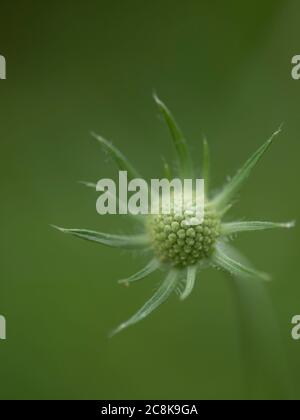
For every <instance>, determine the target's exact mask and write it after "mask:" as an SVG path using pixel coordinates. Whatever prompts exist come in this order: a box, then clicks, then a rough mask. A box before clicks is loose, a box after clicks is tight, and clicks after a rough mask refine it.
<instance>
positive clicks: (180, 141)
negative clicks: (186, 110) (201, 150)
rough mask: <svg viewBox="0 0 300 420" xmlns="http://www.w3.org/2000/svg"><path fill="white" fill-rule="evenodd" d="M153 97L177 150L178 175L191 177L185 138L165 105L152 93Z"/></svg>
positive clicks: (191, 163) (189, 158)
mask: <svg viewBox="0 0 300 420" xmlns="http://www.w3.org/2000/svg"><path fill="white" fill-rule="evenodd" d="M153 97H154V100H155V102H156V104H157V106H158V109H159V110H160V112H161V114H162V115H163V117H164V119H165V121H166V123H167V125H168V127H169V130H170V132H171V136H172V140H173V143H174V146H175V149H176V152H177V159H178V163H179V171H180V176H181V177H182V178H193V176H194V170H193V162H192V158H191V155H190V151H189V148H188V146H187V143H186V140H185V138H184V136H183V134H182V132H181V130H180V128H179V127H178V125H177V123H176V121H175V119H174V117H173V115H172V114H171V112H170V111H169V109H168V108H167V107H166V105H165V104H164V103H163V102H162V101H161V100H160V99H159V98H158V96H157V95H156V94H154V95H153Z"/></svg>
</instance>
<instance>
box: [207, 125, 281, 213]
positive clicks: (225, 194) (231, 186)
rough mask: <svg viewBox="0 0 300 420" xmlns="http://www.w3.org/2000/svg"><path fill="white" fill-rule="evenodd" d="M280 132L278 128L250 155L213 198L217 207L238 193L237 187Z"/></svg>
mask: <svg viewBox="0 0 300 420" xmlns="http://www.w3.org/2000/svg"><path fill="white" fill-rule="evenodd" d="M280 132H281V128H279V129H278V130H277V131H276V132H275V133H274V134H273V135H272V136H271V137H270V138H269V139H268V140H267V141H266V142H265V143H264V144H263V145H262V146H261V147H260V148H259V149H258V150H257V151H256V152H255V153H254V154H253V155H252V156H251V157H250V159H248V160H247V162H246V163H245V165H244V166H243V167H242V168H241V169H240V170H239V171H238V173H237V174H236V175H235V176H234V177H233V178H232V179H231V180H230V181H229V183H228V184H227V185H226V186H225V187H224V189H223V190H222V191H221V192H220V194H219V195H217V197H216V198H215V199H214V204H215V205H216V206H217V207H219V208H223V207H225V206H226V205H227V204H228V203H229V201H230V200H232V198H233V197H234V195H235V194H237V193H238V191H239V189H240V188H241V186H242V185H243V183H244V182H245V180H246V179H247V178H248V176H249V175H250V173H251V171H252V169H253V168H254V167H255V166H256V165H257V163H258V162H259V160H260V159H261V157H262V156H263V154H264V153H265V152H266V151H267V150H268V148H269V147H270V145H271V144H272V142H273V140H274V138H275V137H276V136H277V135H278V134H279V133H280Z"/></svg>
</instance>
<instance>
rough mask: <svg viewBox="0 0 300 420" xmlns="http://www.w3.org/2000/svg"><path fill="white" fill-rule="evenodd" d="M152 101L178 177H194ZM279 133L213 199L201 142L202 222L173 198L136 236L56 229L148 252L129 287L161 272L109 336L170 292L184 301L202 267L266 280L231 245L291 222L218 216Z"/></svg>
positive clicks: (176, 133)
mask: <svg viewBox="0 0 300 420" xmlns="http://www.w3.org/2000/svg"><path fill="white" fill-rule="evenodd" d="M154 99H155V102H156V104H157V106H158V109H159V111H160V112H161V114H162V115H163V117H164V119H165V121H166V123H167V125H168V127H169V130H170V133H171V137H172V140H173V143H174V146H175V149H176V155H177V168H178V174H177V176H178V178H181V179H185V178H188V179H191V178H195V172H194V165H193V162H192V159H191V155H190V151H189V148H188V146H187V143H186V141H185V138H184V137H183V135H182V132H181V131H180V129H179V127H178V125H177V123H176V122H175V120H174V118H173V116H172V114H171V112H170V111H169V109H168V108H167V107H166V105H165V104H164V103H163V102H162V101H161V100H160V99H159V98H158V97H157V96H156V95H154ZM280 131H281V129H279V130H277V131H276V132H275V133H274V134H273V135H272V136H271V137H270V139H268V140H267V141H266V142H265V143H264V144H263V145H262V146H261V147H260V148H259V149H258V150H257V151H256V152H255V153H254V154H253V155H252V156H251V157H250V158H249V159H248V160H247V161H246V163H245V164H244V165H243V166H242V168H241V169H240V170H239V171H238V172H237V173H236V175H235V176H234V177H233V178H231V179H230V181H228V182H227V184H226V185H225V186H224V187H223V188H222V189H221V190H220V191H219V192H218V193H217V194H216V195H212V194H211V192H210V188H209V178H210V159H209V147H208V143H207V141H206V140H204V142H203V162H202V168H201V169H202V177H203V179H204V181H205V199H204V202H205V205H204V218H203V221H202V222H201V223H198V224H197V223H193V224H191V223H189V222H190V221H191V220H192V219H195V218H196V217H197V213H196V209H195V203H193V202H191V203H187V204H184V208H183V211H182V212H180V213H178V212H177V211H176V208H177V207H176V204H177V203H176V197H173V206H172V207H171V209H170V212H169V213H168V214H165V213H163V212H160V213H159V214H157V215H146V216H136V220H137V223H139V224H140V225H141V226H142V230H143V233H142V234H139V235H113V234H108V233H103V232H95V231H92V230H84V229H64V228H58V229H59V230H60V231H62V232H64V233H68V234H71V235H74V236H76V237H79V238H82V239H85V240H89V241H93V242H97V243H100V244H103V245H107V246H111V247H117V248H126V249H137V250H145V249H146V250H147V251H149V252H150V254H152V258H151V260H150V261H149V263H148V264H147V265H146V266H145V267H144V268H142V269H141V270H140V271H138V272H137V273H135V274H133V275H132V276H131V277H129V278H126V279H123V280H120V281H119V283H121V284H124V285H127V286H128V285H129V284H131V283H134V282H136V281H138V280H141V279H144V278H145V277H146V276H149V275H150V274H151V273H153V272H154V271H156V270H158V269H162V271H165V272H166V275H165V279H164V281H163V282H162V284H161V286H160V287H159V288H158V290H157V291H156V293H155V294H154V295H153V296H152V297H151V298H150V300H149V301H147V302H146V303H145V305H144V306H143V307H142V308H141V309H140V310H139V311H138V312H137V313H136V314H135V315H133V316H132V317H131V318H130V319H129V320H128V321H126V322H124V323H122V324H121V325H120V326H119V327H118V328H116V329H115V330H114V331H113V333H112V335H113V334H116V333H117V332H120V331H121V330H123V329H125V328H126V327H128V326H130V325H133V324H135V323H137V322H139V321H140V320H142V319H143V318H145V317H146V316H148V315H149V314H150V313H151V312H153V311H154V310H155V309H156V308H157V307H158V306H160V305H161V304H162V303H163V302H164V301H166V300H167V299H168V297H169V296H170V295H171V294H172V293H173V292H174V291H178V293H179V295H180V299H181V300H183V299H185V298H187V297H188V296H189V295H190V293H191V292H192V290H193V287H194V284H195V281H196V277H197V274H198V273H199V272H200V271H202V270H204V269H206V268H209V267H212V268H217V269H222V270H224V271H226V272H228V273H230V274H231V275H233V276H237V277H242V278H248V279H259V280H263V281H267V280H270V276H269V275H268V274H266V273H264V272H261V271H258V270H255V269H254V268H253V267H252V266H250V265H247V264H245V259H244V258H243V257H242V256H241V254H240V252H238V251H237V250H236V249H235V248H234V247H233V246H232V245H231V243H230V242H231V240H232V239H233V238H234V237H235V236H236V234H238V233H242V232H247V231H258V230H266V229H273V228H291V227H293V226H294V222H289V223H273V222H265V221H232V222H224V221H223V218H224V216H225V214H227V212H228V211H229V210H230V208H231V207H232V204H233V202H234V199H235V196H236V194H237V193H238V192H239V190H240V188H241V186H242V185H243V183H244V181H245V180H246V179H247V178H248V176H249V175H250V173H251V171H252V170H253V168H254V167H255V166H256V164H257V163H258V162H259V160H260V159H261V157H262V156H263V154H264V153H265V152H266V151H267V150H268V148H269V147H270V145H271V144H272V142H273V140H274V138H275V137H276V136H277V135H278V134H279V133H280ZM93 136H94V137H95V138H96V139H97V140H98V141H99V142H100V144H101V145H102V147H103V149H104V150H105V151H106V152H107V153H108V155H109V156H110V157H111V158H112V159H113V160H115V162H116V164H117V166H118V168H119V170H121V171H127V173H128V175H129V177H131V178H132V179H133V178H140V176H139V174H138V172H137V171H136V170H135V169H134V167H133V166H132V165H131V164H130V162H129V161H128V160H127V158H126V157H125V156H124V155H123V154H122V153H121V152H120V151H119V150H118V149H117V148H116V147H115V146H114V145H112V144H111V143H110V142H109V141H107V140H105V139H104V138H102V137H100V136H98V135H95V134H93ZM164 169H165V176H166V178H169V179H170V178H171V170H170V166H169V165H168V164H167V163H166V162H165V164H164ZM85 184H86V185H87V186H89V187H93V188H95V187H96V184H94V183H85ZM128 217H129V216H128Z"/></svg>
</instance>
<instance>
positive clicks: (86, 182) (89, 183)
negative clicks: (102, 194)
mask: <svg viewBox="0 0 300 420" xmlns="http://www.w3.org/2000/svg"><path fill="white" fill-rule="evenodd" d="M78 183H79V184H82V185H85V186H86V187H88V188H92V189H93V190H95V191H96V188H97V184H95V183H94V182H88V181H78Z"/></svg>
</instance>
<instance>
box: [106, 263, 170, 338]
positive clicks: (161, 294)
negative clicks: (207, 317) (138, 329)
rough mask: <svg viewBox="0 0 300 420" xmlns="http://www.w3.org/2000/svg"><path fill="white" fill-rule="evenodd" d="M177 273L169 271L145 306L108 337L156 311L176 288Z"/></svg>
mask: <svg viewBox="0 0 300 420" xmlns="http://www.w3.org/2000/svg"><path fill="white" fill-rule="evenodd" d="M177 282H178V281H177V271H175V270H174V271H170V272H169V274H168V275H167V277H166V279H165V280H164V282H163V283H162V285H161V286H160V288H159V289H158V290H157V291H156V292H155V294H154V295H153V296H152V297H151V299H149V300H148V302H146V303H145V305H144V306H143V307H142V308H141V309H140V310H139V311H138V312H137V313H136V314H135V315H133V316H132V317H131V318H130V319H129V320H128V321H126V322H123V324H121V325H120V326H119V327H117V328H116V329H115V330H114V331H113V332H112V333H111V334H110V336H113V335H115V334H117V333H119V332H120V331H122V330H124V329H125V328H127V327H129V326H130V325H133V324H136V323H137V322H139V321H141V320H142V319H144V318H146V317H147V316H148V315H150V314H151V312H153V311H154V310H155V309H157V308H158V307H159V306H160V305H161V304H162V303H164V302H165V301H166V300H167V299H168V297H169V296H170V295H171V294H172V292H173V291H174V290H175V289H176V286H177Z"/></svg>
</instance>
